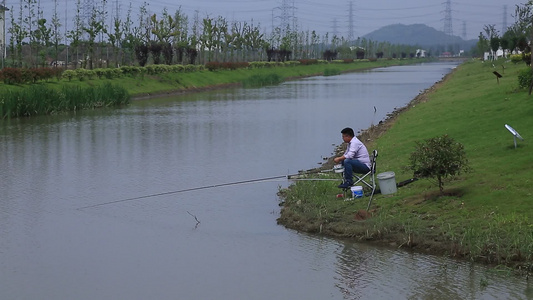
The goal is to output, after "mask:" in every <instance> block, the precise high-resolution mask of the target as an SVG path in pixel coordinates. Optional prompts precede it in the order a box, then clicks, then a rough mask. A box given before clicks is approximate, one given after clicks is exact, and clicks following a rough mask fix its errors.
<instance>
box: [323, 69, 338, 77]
mask: <svg viewBox="0 0 533 300" xmlns="http://www.w3.org/2000/svg"><path fill="white" fill-rule="evenodd" d="M340 74H341V71H340V70H339V69H334V68H327V69H324V76H335V75H340Z"/></svg>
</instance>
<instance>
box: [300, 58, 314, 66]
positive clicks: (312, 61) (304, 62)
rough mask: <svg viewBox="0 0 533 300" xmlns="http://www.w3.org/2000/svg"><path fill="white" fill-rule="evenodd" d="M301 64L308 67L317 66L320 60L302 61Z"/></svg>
mask: <svg viewBox="0 0 533 300" xmlns="http://www.w3.org/2000/svg"><path fill="white" fill-rule="evenodd" d="M299 62H300V64H302V65H304V66H306V65H316V64H317V63H318V59H300V60H299Z"/></svg>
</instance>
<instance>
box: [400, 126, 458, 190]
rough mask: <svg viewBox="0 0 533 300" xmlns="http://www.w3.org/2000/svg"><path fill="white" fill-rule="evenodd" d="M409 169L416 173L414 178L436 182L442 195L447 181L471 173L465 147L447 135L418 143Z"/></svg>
mask: <svg viewBox="0 0 533 300" xmlns="http://www.w3.org/2000/svg"><path fill="white" fill-rule="evenodd" d="M409 168H410V169H411V170H412V171H413V172H414V177H419V178H428V179H433V180H435V181H436V182H437V183H438V185H439V189H440V192H441V194H442V192H443V189H444V180H445V179H448V178H451V177H454V176H456V175H459V174H461V172H468V171H469V167H468V159H467V158H466V154H465V151H464V146H463V145H462V144H460V143H458V142H456V141H455V140H454V139H452V138H451V137H449V136H448V135H446V134H445V135H443V136H439V137H434V138H430V139H427V140H425V141H424V142H416V146H415V151H414V152H413V153H411V156H410V165H409Z"/></svg>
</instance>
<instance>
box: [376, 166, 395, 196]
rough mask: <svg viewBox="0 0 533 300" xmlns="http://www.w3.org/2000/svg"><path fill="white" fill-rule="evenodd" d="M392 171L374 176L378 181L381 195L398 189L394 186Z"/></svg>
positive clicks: (392, 192)
mask: <svg viewBox="0 0 533 300" xmlns="http://www.w3.org/2000/svg"><path fill="white" fill-rule="evenodd" d="M394 175H395V174H394V172H392V171H389V172H384V173H379V174H378V175H377V176H376V177H377V178H378V182H379V189H380V190H381V194H382V195H388V194H394V193H396V191H397V190H398V189H397V188H396V178H394Z"/></svg>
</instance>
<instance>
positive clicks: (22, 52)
mask: <svg viewBox="0 0 533 300" xmlns="http://www.w3.org/2000/svg"><path fill="white" fill-rule="evenodd" d="M58 5H59V3H58V0H54V11H53V14H52V18H51V19H50V20H49V19H46V18H44V13H43V10H42V7H40V1H37V0H20V5H19V7H18V10H17V9H15V8H14V7H11V9H10V22H9V24H10V26H9V28H8V33H9V42H8V47H7V48H8V49H7V50H8V51H7V52H8V59H7V65H9V66H14V67H21V66H28V67H32V66H45V65H49V64H50V63H51V61H53V62H54V64H55V65H62V64H63V63H66V64H70V65H73V66H74V67H84V68H89V69H93V68H94V67H110V66H113V65H114V66H119V65H136V64H138V65H141V66H143V65H145V64H147V63H148V62H151V63H154V64H158V63H162V62H164V63H165V64H173V63H179V64H195V63H201V64H204V63H206V62H210V61H255V60H268V59H272V58H273V57H274V58H275V59H277V60H288V59H293V60H295V59H317V58H323V57H324V53H325V52H326V51H330V52H335V53H336V57H335V58H337V59H344V58H355V57H356V52H357V51H361V49H362V50H363V52H364V54H363V57H364V58H371V57H376V56H377V54H376V53H380V54H381V56H384V57H401V56H402V55H401V53H404V54H405V53H407V54H412V53H414V52H416V47H413V46H406V45H392V44H390V43H386V42H380V43H378V42H374V41H370V40H367V39H357V40H355V41H348V40H346V39H345V38H344V37H338V36H335V35H334V36H331V37H330V35H329V34H328V33H326V34H324V35H319V34H317V33H316V31H309V30H308V31H298V30H297V28H289V27H287V28H275V29H274V30H273V31H272V32H271V33H270V34H266V33H264V32H262V31H261V29H260V25H259V24H254V23H253V22H228V21H227V20H226V19H225V18H223V17H221V16H219V17H216V18H212V17H209V16H208V17H205V18H203V19H200V17H199V15H198V13H197V14H196V15H195V16H194V17H193V18H192V20H190V19H189V17H188V16H187V15H185V14H184V13H183V12H182V11H181V9H178V10H177V11H176V12H175V13H173V14H171V13H170V12H169V11H168V10H167V9H166V8H165V9H164V10H163V11H162V12H161V13H160V14H159V15H158V14H154V13H151V12H149V11H148V4H147V3H146V2H144V3H143V4H142V5H141V7H139V11H138V15H137V18H135V19H134V18H133V16H132V15H133V8H132V4H131V3H130V5H129V9H128V11H127V14H126V17H125V19H122V18H120V17H119V16H118V15H117V16H109V14H108V11H109V10H108V0H100V1H99V3H97V5H95V6H94V7H93V8H92V10H90V14H89V15H88V16H87V14H86V11H84V10H83V6H82V3H81V0H76V13H75V15H74V17H73V19H72V25H71V28H66V27H65V26H66V24H62V23H61V20H60V18H59V14H58ZM274 50H276V51H278V52H276V53H278V54H279V53H283V55H275V56H272V55H269V51H274ZM271 53H272V52H270V54H271ZM328 55H330V54H328ZM358 58H361V55H358Z"/></svg>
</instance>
